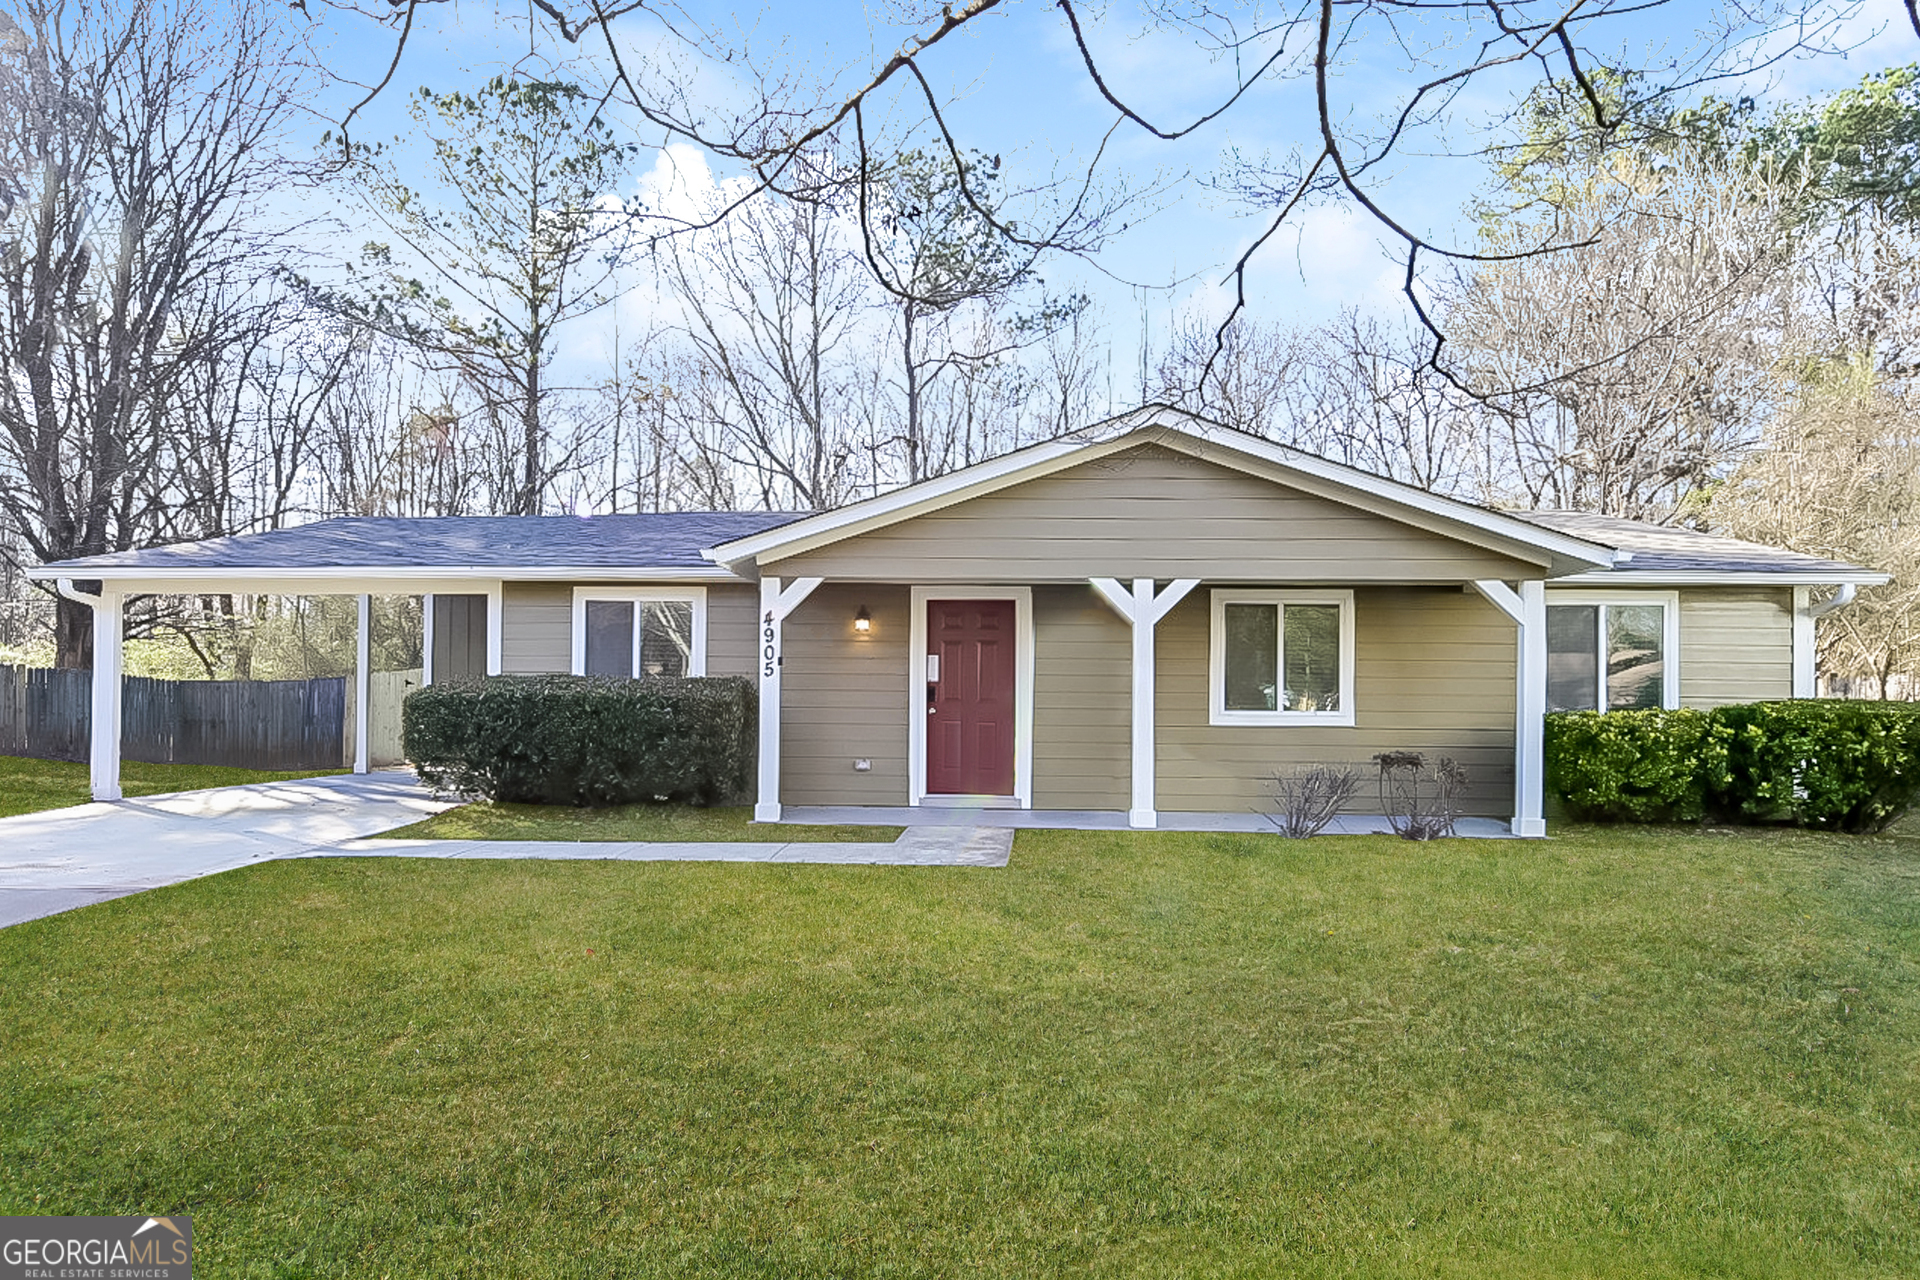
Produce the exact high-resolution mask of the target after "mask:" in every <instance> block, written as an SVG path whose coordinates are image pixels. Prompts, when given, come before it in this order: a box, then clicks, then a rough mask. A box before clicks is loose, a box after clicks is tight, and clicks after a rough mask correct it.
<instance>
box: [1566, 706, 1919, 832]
mask: <svg viewBox="0 0 1920 1280" xmlns="http://www.w3.org/2000/svg"><path fill="white" fill-rule="evenodd" d="M1546 765H1547V789H1548V791H1549V793H1551V794H1553V795H1556V796H1558V797H1559V798H1560V799H1561V800H1562V801H1563V802H1564V803H1565V805H1566V809H1567V813H1568V815H1569V816H1570V817H1574V818H1579V819H1584V820H1587V821H1597V822H1692V821H1697V820H1699V819H1700V818H1702V817H1712V818H1716V819H1719V820H1721V821H1727V822H1790V823H1796V824H1798V825H1800V826H1805V827H1817V828H1820V829H1823V830H1828V831H1849V832H1865V831H1879V830H1881V829H1883V828H1884V827H1886V825H1887V824H1888V823H1890V822H1892V821H1893V820H1894V819H1895V818H1898V817H1899V816H1900V815H1901V814H1903V813H1905V812H1906V811H1907V809H1908V808H1910V807H1911V806H1912V804H1913V802H1914V800H1915V798H1916V797H1920V710H1917V709H1916V708H1914V707H1911V706H1909V705H1907V704H1905V703H1886V702H1844V701H1838V700H1834V701H1826V700H1811V699H1809V700H1796V701H1792V702H1754V703H1745V704H1741V705H1737V706H1727V707H1716V708H1715V709H1713V710H1712V711H1605V712H1600V711H1571V712H1557V713H1555V714H1553V715H1549V716H1548V717H1547V723H1546Z"/></svg>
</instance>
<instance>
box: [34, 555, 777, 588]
mask: <svg viewBox="0 0 1920 1280" xmlns="http://www.w3.org/2000/svg"><path fill="white" fill-rule="evenodd" d="M27 577H29V578H31V579H34V580H35V581H42V582H44V581H50V580H53V579H57V578H69V579H72V580H74V581H78V582H88V581H100V582H113V583H127V584H133V583H155V584H159V583H176V582H193V583H208V582H210V583H220V584H224V585H221V586H218V587H216V588H214V589H216V590H221V591H238V592H241V593H242V594H246V593H248V591H249V588H246V587H242V586H239V585H237V584H239V583H242V582H257V583H270V582H328V583H338V582H346V583H359V582H372V583H379V582H387V583H407V584H411V585H413V589H414V590H416V591H417V590H435V589H436V588H435V587H432V586H429V587H424V588H423V587H420V586H419V585H418V584H420V583H436V584H446V583H452V584H455V585H454V586H440V587H438V588H437V589H439V590H447V591H457V590H458V584H459V583H462V582H471V581H480V582H500V581H506V582H714V581H720V582H737V581H740V580H741V579H740V577H739V575H738V574H735V573H732V572H730V571H728V570H726V569H723V568H721V567H719V566H718V565H699V566H695V567H687V566H680V567H676V568H647V567H644V566H620V567H613V566H608V565H559V566H554V567H544V566H543V567H541V568H531V569H529V568H503V567H500V566H497V565H494V566H489V565H459V566H446V567H442V566H430V565H413V566H394V565H381V566H378V567H359V568H355V567H351V566H341V567H338V568H314V567H311V566H302V567H297V568H296V567H288V568H283V569H274V568H248V569H230V568H213V567H205V568H189V567H186V566H171V567H167V568H139V567H136V566H133V565H114V566H111V567H100V568H87V567H82V566H75V565H74V564H73V563H71V562H68V563H65V564H60V563H55V564H45V565H34V566H32V567H31V568H29V569H28V570H27ZM119 589H120V590H123V591H142V590H146V588H144V587H141V586H137V585H126V586H121V587H120V588H119ZM163 589H169V590H180V589H182V588H177V587H170V588H163ZM252 590H257V591H260V592H263V593H269V592H271V590H272V589H271V588H254V589H252ZM281 594H285V593H284V592H283V593H281ZM376 594H378V593H377V592H376Z"/></svg>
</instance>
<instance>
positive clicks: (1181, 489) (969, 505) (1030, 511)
mask: <svg viewBox="0 0 1920 1280" xmlns="http://www.w3.org/2000/svg"><path fill="white" fill-rule="evenodd" d="M769 572H777V573H779V574H781V575H783V576H795V577H799V576H805V575H819V576H822V577H825V578H827V579H829V580H832V579H836V578H838V579H846V578H858V579H864V580H879V581H909V582H1048V581H1051V582H1072V581H1085V580H1086V579H1087V578H1089V577H1118V578H1135V577H1145V576H1149V575H1151V576H1154V577H1158V578H1175V577H1187V578H1190V577H1198V578H1206V579H1216V580H1228V581H1269V582H1295V583H1326V582H1335V583H1341V584H1346V583H1352V582H1421V581H1430V580H1435V579H1441V580H1448V581H1455V582H1457V581H1460V580H1461V579H1464V578H1516V577H1534V576H1537V575H1538V570H1537V569H1534V568H1531V567H1528V566H1524V565H1522V564H1520V563H1519V562H1517V561H1515V560H1513V559H1510V558H1508V557H1506V556H1502V555H1498V554H1496V553H1493V552H1489V551H1483V550H1480V549H1479V548H1476V547H1472V546H1469V545H1467V544H1466V543H1462V542H1456V541H1454V540H1452V539H1450V538H1444V537H1441V536H1439V535H1437V534H1432V533H1427V532H1425V531H1423V530H1420V529H1415V528H1412V527H1410V526H1408V525H1404V524H1401V523H1399V522H1398V521H1395V520H1391V519H1388V518H1386V517H1384V516H1378V515H1374V514H1372V513H1370V512H1366V511H1362V510H1359V509H1358V508H1355V507H1349V506H1343V505H1341V504H1340V503H1337V502H1332V501H1329V500H1327V499H1324V498H1319V497H1315V496H1312V495H1310V494H1306V493H1302V492H1300V491H1298V490H1295V489H1289V488H1285V487H1283V486H1280V485H1277V484H1274V483H1272V482H1271V481H1267V480H1262V479H1258V478H1256V477H1253V476H1248V475H1244V474H1242V473H1240V472H1237V471H1232V470H1229V469H1228V468H1226V467H1222V466H1219V465H1217V464H1215V463H1209V462H1203V461H1200V460H1198V459H1195V458H1190V457H1187V456H1186V455H1184V454H1178V453H1174V452H1173V451H1171V450H1168V449H1163V448H1159V447H1157V446H1147V447H1144V448H1141V449H1136V450H1129V451H1128V452H1126V453H1124V454H1118V455H1115V456H1114V457H1112V458H1104V459H1101V460H1099V461H1096V462H1089V463H1083V464H1081V465H1080V466H1077V467H1072V468H1069V469H1067V470H1065V471H1062V472H1060V473H1058V474H1056V475H1052V476H1048V477H1045V478H1044V479H1039V480H1031V481H1028V482H1027V483H1025V484H1020V485H1015V486H1013V487H1011V488H1009V489H1005V490H1002V491H1000V492H998V493H993V494H988V495H985V496H982V497H978V498H973V499H969V500H968V501H965V502H962V503H959V504H957V505H955V506H953V507H950V508H947V509H946V510H944V511H940V512H936V513H933V514H930V515H924V516H918V517H915V518H913V519H911V520H906V521H902V522H901V523H899V524H897V525H893V526H891V527H889V528H885V529H878V530H875V531H873V532H871V533H866V534H860V535H856V536H854V537H851V538H848V539H846V540H844V541H842V542H838V543H835V544H833V545H831V546H827V547H822V548H820V549H819V550H817V551H812V552H807V553H804V554H802V555H798V556H794V557H792V558H791V559H788V560H784V561H782V562H780V564H779V565H778V566H775V567H774V568H772V569H770V570H769Z"/></svg>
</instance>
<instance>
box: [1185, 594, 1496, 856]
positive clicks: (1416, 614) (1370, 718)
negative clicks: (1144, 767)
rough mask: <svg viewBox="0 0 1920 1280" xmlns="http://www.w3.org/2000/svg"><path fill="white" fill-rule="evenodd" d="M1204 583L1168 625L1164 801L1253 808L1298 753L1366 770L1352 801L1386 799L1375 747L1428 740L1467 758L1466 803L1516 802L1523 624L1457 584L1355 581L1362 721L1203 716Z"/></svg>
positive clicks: (1425, 748) (1437, 751) (1472, 809)
mask: <svg viewBox="0 0 1920 1280" xmlns="http://www.w3.org/2000/svg"><path fill="white" fill-rule="evenodd" d="M1212 585H1213V584H1207V583H1203V584H1202V585H1201V586H1199V587H1197V588H1195V589H1194V591H1193V592H1192V593H1191V594H1190V595H1189V596H1188V597H1187V598H1186V599H1185V600H1183V601H1181V602H1180V604H1179V605H1178V606H1176V607H1175V608H1174V610H1173V612H1172V613H1170V614H1168V615H1167V617H1166V618H1165V619H1164V620H1162V622H1161V623H1160V628H1159V633H1158V635H1157V637H1156V647H1155V650H1154V652H1155V662H1156V664H1157V669H1158V670H1157V676H1158V679H1157V681H1156V683H1157V686H1158V699H1157V701H1156V703H1155V707H1154V715H1155V718H1156V720H1157V721H1158V732H1159V753H1158V757H1157V762H1156V770H1157V775H1158V776H1157V783H1158V786H1157V790H1158V798H1157V801H1156V804H1157V807H1158V808H1161V809H1164V810H1167V811H1169V812H1182V811H1185V812H1194V811H1200V812H1228V813H1245V812H1247V811H1248V810H1250V809H1258V810H1262V811H1266V810H1268V809H1269V808H1270V805H1271V794H1270V792H1271V779H1272V776H1273V774H1274V772H1275V771H1276V770H1278V769H1281V768H1285V767H1288V766H1292V765H1311V764H1345V765H1351V766H1352V767H1353V768H1355V769H1357V770H1359V771H1360V772H1361V773H1362V774H1363V775H1364V776H1365V777H1366V779H1367V782H1366V785H1365V786H1363V787H1362V788H1361V791H1360V794H1359V795H1358V796H1356V797H1355V798H1354V800H1353V802H1352V803H1351V804H1350V805H1349V806H1348V810H1349V811H1350V812H1354V813H1374V812H1377V811H1378V810H1379V808H1380V801H1379V797H1378V794H1377V791H1376V788H1375V786H1374V781H1373V780H1374V777H1375V776H1376V770H1375V768H1374V766H1373V764H1372V762H1371V758H1372V756H1373V755H1374V754H1375V753H1377V752H1382V751H1400V750H1412V751H1422V752H1425V753H1426V754H1427V756H1428V757H1429V758H1430V759H1431V758H1435V757H1439V756H1452V757H1453V758H1454V759H1455V760H1457V761H1459V762H1460V763H1461V764H1462V765H1464V766H1465V767H1466V770H1467V775H1468V780H1469V788H1468V795H1467V802H1466V806H1465V807H1466V811H1467V812H1468V813H1470V814H1474V815H1478V816H1484V817H1498V818H1505V817H1509V816H1511V814H1512V812H1513V721H1514V660H1515V651H1514V639H1515V627H1514V625H1513V623H1512V621H1511V620H1510V619H1508V617H1507V616H1506V615H1505V614H1503V613H1501V612H1500V611H1499V610H1498V609H1496V608H1494V607H1493V606H1492V605H1491V604H1489V603H1487V602H1486V601H1485V600H1483V599H1481V598H1480V597H1479V596H1477V595H1470V594H1468V593H1465V592H1463V591H1461V590H1460V589H1459V588H1457V587H1456V588H1452V589H1448V588H1439V587H1363V588H1360V589H1358V590H1356V591H1355V592H1354V652H1355V663H1354V725H1353V726H1352V727H1351V728H1347V727H1343V726H1315V725H1299V726H1291V725H1289V726H1264V725H1261V726H1253V725H1213V724H1210V723H1208V718H1209V715H1208V689H1207V680H1208V671H1207V657H1208V631H1209V626H1210V624H1211V606H1212V600H1211V597H1210V594H1209V588H1210V587H1211V586H1212Z"/></svg>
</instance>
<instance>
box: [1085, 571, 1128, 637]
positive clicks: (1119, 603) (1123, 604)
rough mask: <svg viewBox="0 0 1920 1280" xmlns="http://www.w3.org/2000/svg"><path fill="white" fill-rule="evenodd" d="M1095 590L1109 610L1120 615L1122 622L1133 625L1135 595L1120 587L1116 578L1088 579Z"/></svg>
mask: <svg viewBox="0 0 1920 1280" xmlns="http://www.w3.org/2000/svg"><path fill="white" fill-rule="evenodd" d="M1087 581H1088V582H1089V583H1091V584H1092V586H1093V589H1094V591H1095V592H1096V593H1098V595H1099V596H1100V599H1101V600H1102V601H1104V602H1105V603H1106V606H1107V608H1109V609H1111V610H1113V611H1114V612H1115V613H1117V614H1119V615H1120V621H1122V622H1124V623H1126V624H1127V625H1128V626H1132V625H1133V593H1132V592H1131V591H1129V590H1128V589H1127V588H1126V587H1123V586H1121V585H1120V582H1119V580H1118V579H1116V578H1088V579H1087Z"/></svg>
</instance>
